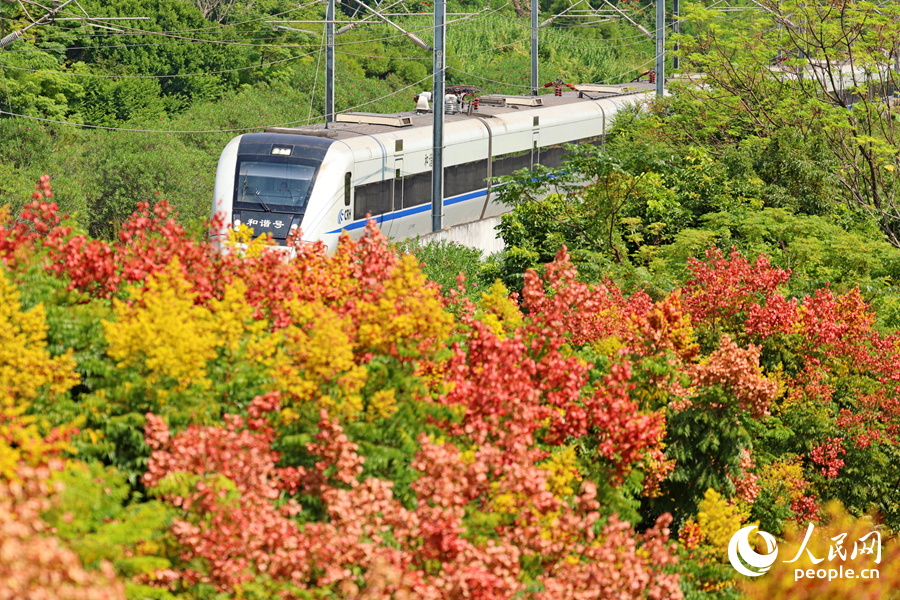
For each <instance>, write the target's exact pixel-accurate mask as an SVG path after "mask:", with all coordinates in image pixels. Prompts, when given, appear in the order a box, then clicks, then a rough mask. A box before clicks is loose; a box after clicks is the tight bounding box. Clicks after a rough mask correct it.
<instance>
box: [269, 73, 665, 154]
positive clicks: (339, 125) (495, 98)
mask: <svg viewBox="0 0 900 600" xmlns="http://www.w3.org/2000/svg"><path fill="white" fill-rule="evenodd" d="M574 87H575V91H564V92H563V93H562V96H555V95H554V94H543V95H540V96H509V95H503V94H483V95H481V96H479V107H478V110H475V111H473V113H472V115H471V116H470V115H468V114H465V113H457V114H445V115H444V122H445V123H447V124H449V123H454V122H458V121H466V120H469V119H472V118H473V117H482V118H490V117H494V116H501V115H504V114H514V113H519V112H522V111H523V110H540V109H542V108H549V107H558V106H564V105H567V104H577V103H580V102H586V101H595V100H604V99H616V98H621V97H624V96H631V95H634V94H644V93H650V92H653V91H655V90H656V84H651V83H646V82H635V83H624V84H616V85H598V84H586V85H576V86H574ZM564 89H567V90H568V88H564ZM535 99H537V100H538V102H539V103H538V102H534V100H535ZM336 119H337V120H336V122H334V123H329V124H328V128H327V129H326V128H325V124H324V123H317V124H314V125H306V126H303V127H269V128H268V129H266V131H267V132H269V133H288V134H298V135H311V136H318V137H326V138H330V139H333V140H342V139H349V138H354V137H358V136H361V135H377V134H379V133H398V132H400V131H403V130H405V129H407V128H414V127H431V126H432V123H433V114H432V113H430V112H428V113H417V112H415V111H412V112H403V113H393V114H386V115H382V114H372V113H338V114H337V115H336Z"/></svg>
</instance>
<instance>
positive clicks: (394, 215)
mask: <svg viewBox="0 0 900 600" xmlns="http://www.w3.org/2000/svg"><path fill="white" fill-rule="evenodd" d="M486 193H487V189H483V190H475V191H474V192H469V193H468V194H462V195H460V196H455V197H453V198H448V199H447V200H445V201H444V206H452V205H454V204H459V203H460V202H465V201H467V200H474V199H475V198H483V197H484V196H485V194H486ZM429 210H431V204H430V203H427V202H426V203H425V204H420V205H418V206H413V207H411V208H404V209H403V210H398V211H397V212H391V213H385V214H383V215H378V216H376V217H372V218H373V219H374V220H375V222H376V223H378V224H379V225H381V224H382V223H385V222H386V221H393V220H394V219H402V218H403V217H408V216H410V215H416V214H419V213H423V212H428V211H429ZM367 221H368V220H367V219H362V220H360V221H354V222H352V223H350V224H349V225H347V226H345V227H338V228H337V229H333V230H332V231H328V232H326V234H327V233H340V232H342V231H345V230H346V231H353V230H354V229H361V228H363V227H365V226H366V222H367Z"/></svg>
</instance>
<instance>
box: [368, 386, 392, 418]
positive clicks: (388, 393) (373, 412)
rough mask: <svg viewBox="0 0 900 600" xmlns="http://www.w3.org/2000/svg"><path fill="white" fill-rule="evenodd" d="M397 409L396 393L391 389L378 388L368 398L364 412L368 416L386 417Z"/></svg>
mask: <svg viewBox="0 0 900 600" xmlns="http://www.w3.org/2000/svg"><path fill="white" fill-rule="evenodd" d="M396 410H397V395H396V393H395V391H394V390H393V389H389V390H379V391H377V392H375V393H374V394H372V397H371V398H369V404H368V406H367V410H366V413H367V414H368V415H369V417H370V418H381V419H387V418H388V417H390V416H391V415H392V414H394V412H396Z"/></svg>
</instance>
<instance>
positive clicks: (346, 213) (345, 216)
mask: <svg viewBox="0 0 900 600" xmlns="http://www.w3.org/2000/svg"><path fill="white" fill-rule="evenodd" d="M349 220H350V209H349V208H345V209H344V210H342V211H341V212H339V213H338V225H341V224H343V222H344V221H349Z"/></svg>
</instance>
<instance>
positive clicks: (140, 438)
mask: <svg viewBox="0 0 900 600" xmlns="http://www.w3.org/2000/svg"><path fill="white" fill-rule="evenodd" d="M33 196H34V201H33V202H32V203H31V204H29V205H28V206H27V207H26V209H25V210H24V211H23V212H22V213H21V214H20V215H19V216H18V218H10V217H8V216H7V217H4V218H3V220H2V223H3V225H2V227H0V260H2V262H3V267H2V270H0V548H2V553H0V597H4V598H38V597H41V598H73V599H74V598H79V599H83V598H126V597H127V598H133V599H138V598H155V599H168V598H198V599H199V598H210V599H212V598H231V597H238V598H260V599H261V598H356V599H363V598H368V599H374V598H407V599H409V598H423V599H431V598H434V599H437V598H448V599H462V598H473V599H492V598H546V599H552V600H563V599H575V598H578V599H588V598H597V599H600V598H604V599H606V598H621V599H630V598H683V597H686V598H704V597H717V598H729V597H740V596H743V595H750V596H752V597H760V598H788V597H790V598H825V597H832V598H845V597H847V596H848V595H849V594H851V593H852V594H855V595H857V596H859V597H867V598H886V597H889V596H890V593H891V591H892V590H895V589H897V587H898V585H900V550H898V545H897V544H896V542H895V541H894V531H895V530H896V529H897V528H898V527H900V490H898V486H897V481H898V479H900V460H898V458H900V456H898V454H900V437H898V436H900V431H898V424H900V404H898V385H900V344H898V337H897V335H896V334H894V335H887V334H885V333H881V332H879V331H878V330H877V329H876V328H874V327H873V323H874V321H875V316H874V314H873V313H872V311H871V310H870V308H869V307H868V306H867V304H866V303H865V302H864V301H863V300H862V299H861V296H860V293H859V291H858V290H850V291H848V292H846V293H843V294H835V293H834V292H833V291H831V290H830V289H829V288H822V289H819V290H817V291H815V293H813V294H811V295H808V296H806V297H803V298H800V299H791V300H788V299H787V298H786V297H785V296H784V295H783V294H782V293H781V291H780V289H781V288H782V287H783V286H784V285H785V284H786V283H787V282H788V280H789V278H790V273H789V272H787V271H784V270H781V269H778V268H776V267H773V266H772V265H771V264H770V263H769V262H768V260H767V259H766V258H765V257H764V256H760V257H758V258H756V259H754V260H752V261H750V260H748V259H747V258H745V257H744V256H742V255H740V254H739V253H738V252H736V251H735V252H732V253H731V254H730V255H729V254H727V253H722V252H720V251H718V250H710V251H709V252H708V253H707V256H706V259H705V260H693V259H692V260H691V261H689V262H688V273H689V275H688V277H687V279H686V281H684V282H683V284H682V285H681V287H680V288H679V289H676V290H675V291H673V292H672V293H670V294H668V295H667V296H665V297H662V298H660V299H659V300H656V301H654V300H652V299H651V298H650V297H649V296H648V295H646V294H644V293H640V292H638V293H634V294H632V295H630V296H627V295H625V294H624V293H622V291H621V290H620V289H619V288H618V287H616V286H615V285H613V284H612V283H609V282H607V283H605V284H597V285H593V286H589V285H587V284H584V283H581V282H579V281H578V279H577V278H576V271H575V268H574V267H573V266H572V263H571V261H570V258H569V256H568V255H567V253H566V250H565V249H563V250H561V251H560V252H559V253H558V254H557V256H556V258H555V260H554V261H553V262H551V263H550V264H549V265H547V266H546V268H545V270H544V274H543V275H540V276H539V275H538V274H537V273H536V272H535V271H534V270H529V271H527V272H526V274H525V276H524V282H523V286H522V291H521V293H520V294H513V295H510V294H509V293H508V291H507V290H506V288H504V287H503V286H502V285H501V284H499V283H497V284H495V285H494V286H493V287H492V288H491V289H490V290H488V291H487V292H484V293H482V294H481V295H480V297H478V298H477V299H476V300H477V301H475V302H473V301H472V300H470V299H469V297H468V296H467V295H465V294H464V293H462V292H463V291H465V290H464V288H465V282H464V281H463V278H460V280H459V288H460V289H459V290H448V291H447V293H446V296H444V295H442V294H441V293H440V291H439V289H438V288H437V286H436V285H435V284H433V283H428V282H427V281H426V278H425V277H424V275H423V274H422V271H421V267H420V265H419V264H418V261H417V260H416V259H415V258H413V257H411V256H409V255H398V254H397V253H396V252H395V251H394V250H392V249H391V248H390V247H389V246H388V244H387V242H386V240H385V238H384V237H383V236H381V234H380V233H379V232H378V231H377V230H376V229H375V228H374V226H372V227H370V229H369V230H368V232H367V235H366V236H365V237H363V238H362V239H361V240H360V241H358V242H355V241H351V240H349V239H344V240H342V243H341V245H340V247H339V249H338V250H337V252H336V253H335V254H334V255H327V254H326V253H325V251H324V249H323V248H322V247H321V246H320V245H309V244H297V246H296V256H295V257H294V258H291V259H290V260H286V259H285V258H284V257H283V256H282V255H279V254H276V253H274V252H266V251H264V248H263V247H262V246H261V245H260V243H259V242H254V243H251V244H250V245H249V246H246V247H244V248H243V249H242V250H238V249H237V248H235V249H233V250H232V251H231V252H230V253H227V254H226V255H224V256H223V255H217V254H215V253H213V252H211V250H210V248H209V247H207V246H206V245H204V244H200V243H198V242H196V241H195V240H194V239H193V238H192V237H191V236H189V235H187V234H186V233H185V232H184V231H183V230H182V229H181V227H180V226H179V225H178V224H177V223H176V222H175V221H174V219H173V218H172V216H171V215H170V214H169V212H168V210H169V209H168V207H167V205H166V204H165V203H160V204H158V205H157V207H156V208H155V209H154V210H153V212H151V211H149V210H148V209H147V208H146V206H144V207H142V208H141V210H139V211H138V212H137V213H135V214H134V215H132V217H131V218H130V219H129V220H128V221H127V222H126V223H125V224H124V225H123V227H122V229H121V231H120V234H119V239H118V240H117V241H115V242H106V241H100V240H97V239H92V238H90V237H88V236H87V235H85V234H82V233H78V231H77V230H73V228H72V227H70V225H69V223H68V222H67V221H66V220H64V219H63V218H62V217H61V216H60V215H59V214H58V211H57V208H56V205H55V204H54V203H53V201H52V200H51V197H52V192H51V191H50V184H49V181H48V179H47V178H44V179H42V181H41V183H40V184H38V185H37V186H36V189H35V192H34V194H33ZM809 522H812V523H813V524H814V525H815V527H816V529H815V535H814V536H813V537H812V539H811V540H810V542H809V545H808V546H807V549H808V550H809V556H810V557H812V556H813V555H815V556H816V558H823V557H825V555H826V554H830V553H831V552H830V550H829V551H828V552H826V551H825V549H828V546H829V544H831V545H832V546H833V543H832V542H830V541H829V540H831V539H834V538H835V536H837V535H839V534H840V533H846V534H849V535H850V537H847V538H846V540H845V545H844V549H845V552H844V556H829V557H827V558H828V561H829V562H827V563H824V564H823V565H819V566H825V565H827V566H828V567H829V568H837V563H838V562H841V561H845V562H846V566H847V567H853V568H857V569H858V568H867V567H874V568H879V569H880V573H881V578H880V579H870V580H854V581H849V580H844V581H824V580H818V579H802V580H800V581H797V582H794V581H793V573H794V566H795V565H786V564H783V563H782V562H781V561H780V560H779V562H777V563H775V567H774V568H773V569H772V571H771V572H770V573H767V574H765V575H763V576H761V577H758V578H756V579H754V580H752V581H751V582H750V583H747V582H746V581H743V580H744V577H743V576H741V575H738V574H737V573H736V571H735V570H734V569H733V568H732V567H731V566H730V565H729V564H728V560H727V557H726V554H727V553H726V551H727V546H728V542H729V539H730V537H731V536H732V534H733V533H734V532H736V531H737V530H738V529H740V528H741V527H743V526H747V525H758V526H759V527H760V529H761V530H763V531H767V532H769V533H771V534H773V535H774V536H776V537H778V539H779V543H780V544H781V548H780V552H781V554H780V555H779V558H784V559H785V560H786V559H787V558H788V555H793V553H794V548H795V546H792V544H797V542H798V540H801V539H802V535H803V533H804V531H806V528H807V523H809ZM872 530H875V531H877V532H878V533H879V535H880V536H881V538H882V539H883V542H884V543H883V544H882V547H881V548H880V551H881V553H880V555H879V557H878V558H879V560H880V563H877V564H876V563H875V562H874V557H873V555H871V554H860V555H859V556H856V555H855V553H854V555H853V556H852V558H851V555H850V552H849V549H850V548H851V547H852V544H854V542H855V541H856V540H857V539H858V536H857V534H859V535H862V534H865V533H868V532H871V531H872ZM822 544H825V545H824V546H823V545H822ZM803 556H804V557H805V556H806V554H804V555H803ZM804 560H805V558H804ZM797 564H800V563H797ZM802 566H803V567H804V568H805V567H806V566H807V563H803V565H802ZM810 568H812V567H810Z"/></svg>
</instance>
